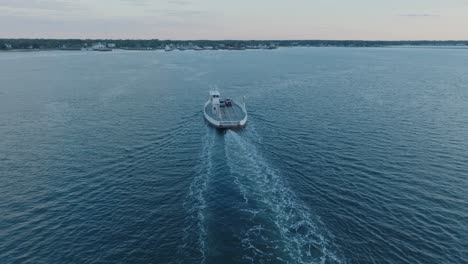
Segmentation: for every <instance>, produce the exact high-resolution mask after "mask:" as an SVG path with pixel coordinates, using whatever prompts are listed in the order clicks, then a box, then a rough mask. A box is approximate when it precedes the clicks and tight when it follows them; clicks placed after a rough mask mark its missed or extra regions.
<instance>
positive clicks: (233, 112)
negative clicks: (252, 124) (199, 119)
mask: <svg viewBox="0 0 468 264" xmlns="http://www.w3.org/2000/svg"><path fill="white" fill-rule="evenodd" d="M203 115H204V116H205V119H206V121H208V123H210V125H212V126H214V127H216V128H220V129H230V128H242V127H244V126H245V125H246V123H247V110H246V109H245V97H244V102H243V103H242V104H241V103H239V102H237V101H234V100H231V99H229V98H222V97H221V94H220V93H219V91H218V90H211V91H210V97H209V99H208V101H207V102H206V103H205V105H204V106H203Z"/></svg>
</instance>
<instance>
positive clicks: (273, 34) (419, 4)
mask: <svg viewBox="0 0 468 264" xmlns="http://www.w3.org/2000/svg"><path fill="white" fill-rule="evenodd" d="M18 37H25V38H36V37H37V38H145V39H147V38H158V39H367V40H420V39H428V40H444V39H455V40H461V39H465V40H466V39H468V0H391V1H390V0H386V1H384V0H287V1H286V0H230V1H227V0H0V38H18Z"/></svg>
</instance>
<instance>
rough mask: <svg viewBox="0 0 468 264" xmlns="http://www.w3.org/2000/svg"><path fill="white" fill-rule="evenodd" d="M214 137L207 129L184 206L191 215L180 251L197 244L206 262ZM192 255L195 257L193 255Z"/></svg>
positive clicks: (190, 248)
mask: <svg viewBox="0 0 468 264" xmlns="http://www.w3.org/2000/svg"><path fill="white" fill-rule="evenodd" d="M214 137H215V135H214V133H213V131H212V130H211V129H209V130H208V129H207V133H206V134H205V137H204V138H203V141H202V144H203V148H202V151H201V153H200V158H199V160H200V162H199V163H198V165H197V167H196V168H195V172H196V173H195V176H194V178H193V180H192V183H191V184H190V188H189V193H188V195H187V198H186V201H185V203H184V207H185V209H186V211H187V213H188V215H189V219H188V220H189V221H188V223H187V225H186V227H185V228H184V236H185V237H184V243H183V244H182V245H181V248H180V249H179V253H182V254H184V255H186V254H187V251H190V250H193V247H194V246H195V247H197V248H198V251H199V253H200V257H199V260H200V262H199V263H205V258H206V236H207V231H206V221H205V209H206V200H205V197H206V194H205V193H206V190H207V186H208V181H209V179H210V176H211V174H212V160H211V157H212V151H213V147H214ZM194 236H195V237H194ZM193 239H195V240H196V245H193V244H191V241H192V240H193ZM189 255H190V253H189ZM190 257H191V258H193V256H190ZM188 259H190V258H188ZM193 261H194V260H193ZM191 263H194V262H191Z"/></svg>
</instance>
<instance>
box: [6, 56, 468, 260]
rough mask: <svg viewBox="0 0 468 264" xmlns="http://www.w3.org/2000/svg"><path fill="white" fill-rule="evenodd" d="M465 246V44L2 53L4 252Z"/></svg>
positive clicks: (302, 252)
mask: <svg viewBox="0 0 468 264" xmlns="http://www.w3.org/2000/svg"><path fill="white" fill-rule="evenodd" d="M211 85H217V86H218V87H219V88H220V90H221V92H222V93H224V94H226V95H230V96H231V97H233V98H238V99H240V98H241V97H242V96H244V95H245V96H246V97H247V110H248V112H249V122H248V125H247V127H246V128H245V129H243V130H240V131H217V130H215V129H213V128H211V127H209V126H208V125H207V124H206V123H205V122H204V120H203V115H202V106H203V103H204V102H205V101H206V100H207V98H208V89H209V86H211ZM467 261H468V50H462V49H457V50H450V49H425V48H418V49H414V48H413V49H405V48H283V49H278V50H268V51H265V50H253V51H206V52H195V51H185V52H168V53H165V52H148V51H113V52H109V53H96V52H77V51H67V52H63V51H50V52H32V53H15V52H3V53H0V263H467Z"/></svg>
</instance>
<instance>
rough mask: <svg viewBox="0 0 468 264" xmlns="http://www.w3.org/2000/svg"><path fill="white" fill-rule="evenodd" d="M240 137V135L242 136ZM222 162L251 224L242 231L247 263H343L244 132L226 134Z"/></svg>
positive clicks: (315, 220)
mask: <svg viewBox="0 0 468 264" xmlns="http://www.w3.org/2000/svg"><path fill="white" fill-rule="evenodd" d="M244 136H245V137H244ZM225 141H226V144H225V147H226V156H227V163H228V166H229V168H230V171H231V174H232V175H233V176H234V179H235V180H234V182H235V184H236V185H237V186H238V188H239V191H240V193H241V194H242V196H243V197H244V208H243V209H242V211H243V212H245V213H246V214H247V215H250V217H249V218H250V219H249V220H250V225H251V226H250V227H248V228H247V231H246V232H245V233H244V234H242V236H243V239H242V246H243V248H244V250H245V253H244V254H245V255H244V256H243V258H244V259H246V260H248V261H250V262H251V263H270V262H281V263H342V261H341V260H340V258H339V257H338V256H337V253H336V250H335V249H334V246H333V245H332V244H331V243H330V242H329V237H330V235H329V234H328V232H327V230H326V229H325V228H324V226H323V224H321V222H320V219H319V218H318V217H316V216H314V215H313V214H312V213H311V212H310V209H308V208H307V207H306V206H305V205H304V204H303V203H302V202H301V201H300V200H299V199H298V198H297V197H296V195H295V194H294V192H293V191H292V190H291V189H290V188H289V187H288V186H287V185H286V184H285V182H284V180H283V178H282V176H281V173H280V172H278V171H277V170H275V169H274V167H273V166H272V165H270V164H269V163H268V161H267V160H266V159H265V158H264V157H263V156H262V155H261V153H259V152H258V151H257V149H256V147H255V145H254V144H253V143H252V142H250V141H249V140H248V138H247V137H246V135H245V134H244V135H242V134H238V133H235V132H232V131H228V132H227V133H226V135H225Z"/></svg>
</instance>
